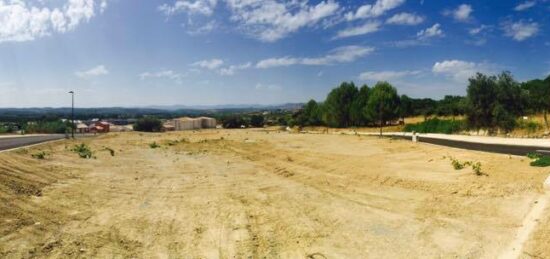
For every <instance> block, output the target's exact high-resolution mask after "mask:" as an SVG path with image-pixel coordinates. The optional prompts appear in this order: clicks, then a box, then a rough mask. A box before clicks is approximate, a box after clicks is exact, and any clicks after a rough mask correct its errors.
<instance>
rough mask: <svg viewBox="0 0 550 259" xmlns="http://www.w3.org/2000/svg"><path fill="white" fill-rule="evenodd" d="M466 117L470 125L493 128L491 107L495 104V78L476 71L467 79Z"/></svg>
mask: <svg viewBox="0 0 550 259" xmlns="http://www.w3.org/2000/svg"><path fill="white" fill-rule="evenodd" d="M468 81H469V82H470V83H469V85H468V89H467V98H468V109H467V112H466V114H467V117H468V124H469V126H470V127H472V128H475V129H481V128H488V129H491V128H493V125H492V122H493V109H494V107H495V105H496V78H495V77H494V76H486V75H484V74H481V73H477V74H476V75H475V76H473V77H472V78H470V79H469V80H468Z"/></svg>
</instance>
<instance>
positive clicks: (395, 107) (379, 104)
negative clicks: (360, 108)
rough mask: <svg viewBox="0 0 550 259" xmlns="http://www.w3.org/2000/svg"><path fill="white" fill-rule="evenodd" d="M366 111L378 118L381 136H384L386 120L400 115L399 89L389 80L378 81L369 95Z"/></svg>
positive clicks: (372, 116)
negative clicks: (383, 128)
mask: <svg viewBox="0 0 550 259" xmlns="http://www.w3.org/2000/svg"><path fill="white" fill-rule="evenodd" d="M366 112H367V114H368V115H369V116H370V117H371V118H373V119H374V118H376V120H378V123H379V125H380V136H382V127H383V126H384V124H385V123H386V121H389V120H393V119H396V118H398V117H399V96H398V95H397V90H396V89H395V88H394V87H393V86H392V85H391V84H389V83H388V82H378V83H376V85H375V86H374V88H372V91H371V94H370V96H369V101H368V102H367V107H366Z"/></svg>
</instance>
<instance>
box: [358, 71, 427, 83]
mask: <svg viewBox="0 0 550 259" xmlns="http://www.w3.org/2000/svg"><path fill="white" fill-rule="evenodd" d="M418 74H420V71H408V70H407V71H379V72H373V71H366V72H363V73H361V74H360V75H359V79H361V80H364V81H392V80H398V79H401V78H403V77H406V76H415V75H418Z"/></svg>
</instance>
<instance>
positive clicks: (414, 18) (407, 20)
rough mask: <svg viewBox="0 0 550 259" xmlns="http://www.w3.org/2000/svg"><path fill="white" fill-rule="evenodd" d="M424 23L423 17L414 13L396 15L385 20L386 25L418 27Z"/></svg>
mask: <svg viewBox="0 0 550 259" xmlns="http://www.w3.org/2000/svg"><path fill="white" fill-rule="evenodd" d="M422 22H424V17H422V16H420V15H417V14H414V13H398V14H395V15H393V16H392V17H390V18H388V19H387V20H386V23H387V24H397V25H418V24H421V23H422Z"/></svg>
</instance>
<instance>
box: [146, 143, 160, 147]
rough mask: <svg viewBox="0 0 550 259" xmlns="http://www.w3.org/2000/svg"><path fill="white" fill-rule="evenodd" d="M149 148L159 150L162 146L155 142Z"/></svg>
mask: <svg viewBox="0 0 550 259" xmlns="http://www.w3.org/2000/svg"><path fill="white" fill-rule="evenodd" d="M149 147H150V148H159V147H160V145H159V144H157V142H153V143H150V144H149Z"/></svg>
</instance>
